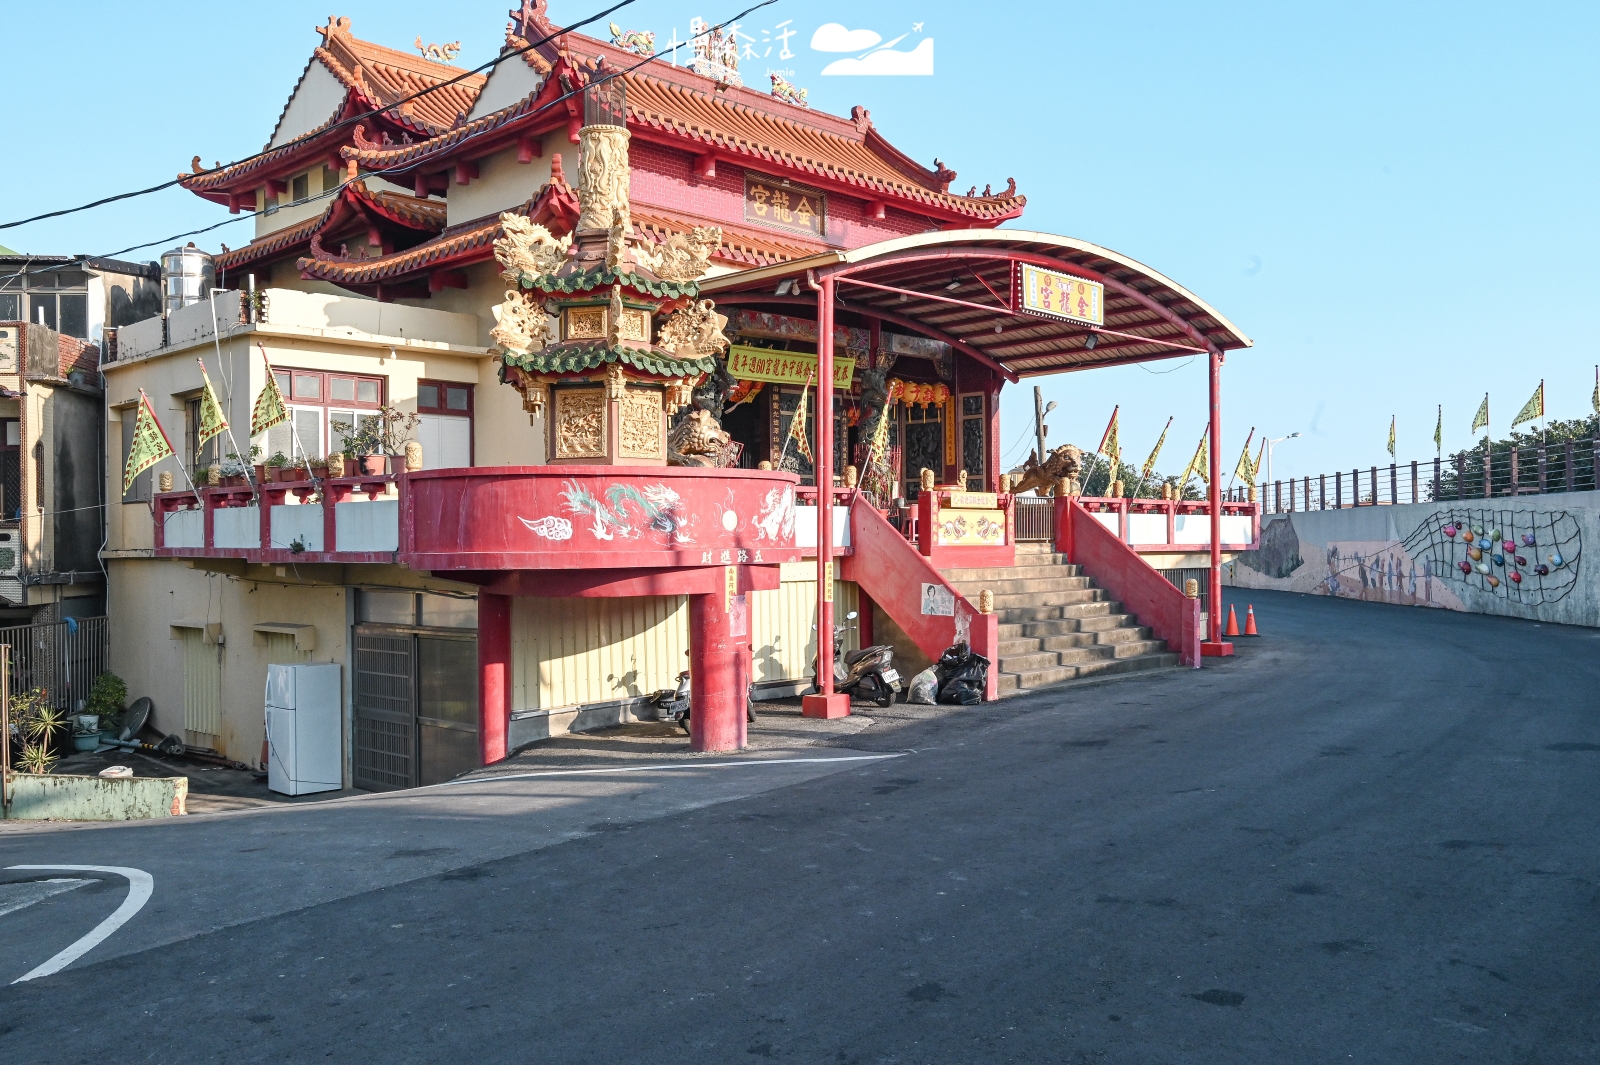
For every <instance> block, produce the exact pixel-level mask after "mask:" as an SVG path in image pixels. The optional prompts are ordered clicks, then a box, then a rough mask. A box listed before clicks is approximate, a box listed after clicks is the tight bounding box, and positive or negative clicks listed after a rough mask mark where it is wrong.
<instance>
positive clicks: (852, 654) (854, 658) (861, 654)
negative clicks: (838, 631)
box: [844, 647, 877, 666]
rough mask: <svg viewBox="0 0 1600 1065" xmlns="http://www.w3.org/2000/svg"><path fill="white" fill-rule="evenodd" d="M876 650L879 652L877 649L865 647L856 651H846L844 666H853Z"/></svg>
mask: <svg viewBox="0 0 1600 1065" xmlns="http://www.w3.org/2000/svg"><path fill="white" fill-rule="evenodd" d="M875 650H877V648H875V647H863V648H861V649H860V650H856V651H846V652H845V653H844V664H845V665H847V666H853V665H855V664H856V663H857V662H859V661H861V660H862V659H863V658H865V657H867V656H868V655H870V654H871V653H872V652H873V651H875Z"/></svg>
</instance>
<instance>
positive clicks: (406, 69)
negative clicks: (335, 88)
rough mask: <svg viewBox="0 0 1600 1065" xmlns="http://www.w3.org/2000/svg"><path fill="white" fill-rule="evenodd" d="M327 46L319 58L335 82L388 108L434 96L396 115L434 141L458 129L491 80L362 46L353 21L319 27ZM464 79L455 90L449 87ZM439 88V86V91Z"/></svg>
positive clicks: (399, 108) (366, 44) (335, 21)
mask: <svg viewBox="0 0 1600 1065" xmlns="http://www.w3.org/2000/svg"><path fill="white" fill-rule="evenodd" d="M317 32H318V33H320V34H322V37H323V43H322V46H321V47H320V48H318V49H317V50H316V52H315V53H314V54H315V56H316V57H317V58H318V59H320V60H321V61H322V63H323V65H324V66H326V67H327V68H328V70H329V71H330V72H331V73H332V74H333V76H334V77H336V78H338V79H339V80H340V81H342V82H344V84H345V85H346V86H348V87H349V88H351V89H354V90H356V91H357V92H360V93H361V94H362V95H363V96H365V97H366V98H367V99H369V100H371V101H372V102H373V103H374V104H376V105H378V106H380V107H382V106H387V105H390V104H394V103H395V102H396V101H398V100H402V99H404V98H405V97H407V96H411V95H413V94H415V93H418V92H421V91H422V90H424V89H433V90H434V91H432V92H429V93H427V94H426V95H423V96H420V97H418V98H417V99H415V100H411V101H408V102H406V103H403V104H399V105H398V106H397V107H396V108H395V111H396V112H398V114H399V115H400V116H401V117H402V119H403V120H405V122H406V124H407V125H411V126H414V127H415V128H417V129H418V130H419V131H421V132H424V133H427V134H429V135H432V134H437V133H442V132H444V131H445V130H447V129H450V128H452V127H453V126H455V125H456V124H457V122H458V121H460V119H461V117H462V116H464V115H465V114H466V113H467V112H468V111H470V110H472V102H473V101H474V100H476V99H477V98H478V92H479V90H481V89H482V88H483V84H484V82H485V81H487V80H488V78H487V76H485V75H483V74H468V73H467V72H466V71H465V70H462V69H460V68H459V67H452V66H447V65H445V64H443V63H435V62H432V61H430V60H427V59H424V58H423V57H422V56H420V55H412V54H410V53H409V52H401V51H397V50H395V49H393V48H385V47H384V46H383V45H380V44H373V43H371V42H370V41H362V40H357V39H356V38H355V37H354V36H353V35H351V33H350V20H349V19H348V18H329V19H328V24H327V25H326V26H318V27H317ZM454 78H460V79H461V80H460V81H456V82H455V83H454V84H451V85H445V84H444V83H445V82H448V81H451V80H452V79H454ZM435 86H439V87H438V88H435Z"/></svg>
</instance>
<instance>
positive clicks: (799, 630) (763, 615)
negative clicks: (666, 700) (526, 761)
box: [511, 562, 859, 713]
mask: <svg viewBox="0 0 1600 1065" xmlns="http://www.w3.org/2000/svg"><path fill="white" fill-rule="evenodd" d="M816 589H817V582H816V566H815V564H814V563H809V562H807V563H794V564H787V565H785V566H784V567H783V574H782V578H781V583H780V584H779V586H778V588H776V589H775V590H773V591H767V592H753V593H751V595H750V603H749V608H750V637H751V640H750V642H751V645H752V647H753V656H754V663H753V679H754V680H755V681H756V682H757V683H781V682H800V681H805V680H808V679H809V678H810V675H811V660H812V658H813V657H814V656H815V655H816V650H817V644H816V632H815V630H813V629H812V626H813V625H814V624H815V623H816V616H817V601H816ZM858 602H859V593H858V590H857V587H856V585H855V584H854V583H853V582H849V581H838V582H836V583H835V590H834V610H835V611H836V614H837V616H838V618H839V619H840V620H841V621H842V620H843V618H844V616H845V614H847V613H848V612H850V611H852V610H855V609H857V604H858ZM855 637H856V633H855V632H854V631H852V632H851V633H850V634H849V635H848V637H847V639H846V641H845V647H846V648H854V647H857V646H859V642H858V641H857V640H856V638H855ZM511 648H512V657H513V689H512V704H511V705H512V712H513V713H518V712H526V711H534V710H540V711H550V710H557V709H561V708H565V707H573V706H579V705H589V704H595V703H605V702H614V701H617V700H623V699H632V698H638V697H641V696H647V695H649V694H651V693H652V692H656V691H660V690H661V689H663V688H674V687H676V686H677V683H678V674H679V672H681V671H682V670H683V669H685V668H686V667H687V664H688V658H687V657H686V655H687V652H688V650H689V606H688V601H687V600H686V599H685V597H683V596H640V597H629V598H618V599H577V598H573V599H536V598H523V597H519V598H517V599H515V600H514V601H513V603H512V612H511Z"/></svg>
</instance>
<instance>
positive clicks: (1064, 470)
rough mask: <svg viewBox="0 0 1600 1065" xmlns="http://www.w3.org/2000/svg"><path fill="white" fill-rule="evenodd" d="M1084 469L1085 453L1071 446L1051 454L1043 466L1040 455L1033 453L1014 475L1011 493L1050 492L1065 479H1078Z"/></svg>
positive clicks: (1068, 445) (1062, 447) (1063, 445)
mask: <svg viewBox="0 0 1600 1065" xmlns="http://www.w3.org/2000/svg"><path fill="white" fill-rule="evenodd" d="M1082 468H1083V452H1082V451H1079V450H1078V449H1077V448H1075V447H1073V446H1072V445H1071V444H1062V445H1061V446H1060V447H1058V448H1056V449H1055V450H1054V451H1052V452H1050V453H1049V454H1048V455H1046V456H1045V459H1044V462H1043V463H1042V464H1041V463H1040V462H1039V453H1038V452H1037V451H1032V452H1029V453H1028V461H1027V462H1024V463H1023V464H1022V469H1021V471H1020V472H1019V473H1014V474H1012V477H1013V478H1015V479H1014V480H1013V481H1012V484H1011V491H1012V493H1013V494H1015V495H1021V494H1022V493H1023V492H1026V491H1028V490H1029V489H1033V488H1037V489H1040V490H1042V491H1048V490H1049V489H1050V487H1051V486H1052V485H1054V484H1055V483H1056V482H1058V481H1060V480H1061V479H1062V478H1063V477H1076V476H1077V475H1078V471H1079V470H1080V469H1082Z"/></svg>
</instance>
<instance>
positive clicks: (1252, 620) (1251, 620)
mask: <svg viewBox="0 0 1600 1065" xmlns="http://www.w3.org/2000/svg"><path fill="white" fill-rule="evenodd" d="M1244 634H1245V635H1246V636H1260V635H1261V634H1260V633H1259V632H1257V631H1256V608H1255V607H1254V606H1251V605H1249V604H1246V605H1245V608H1244Z"/></svg>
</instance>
